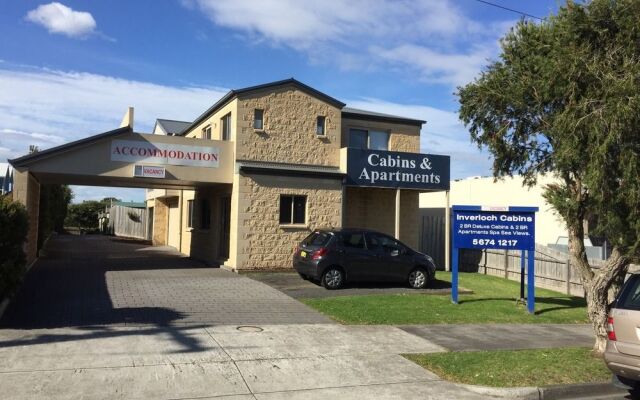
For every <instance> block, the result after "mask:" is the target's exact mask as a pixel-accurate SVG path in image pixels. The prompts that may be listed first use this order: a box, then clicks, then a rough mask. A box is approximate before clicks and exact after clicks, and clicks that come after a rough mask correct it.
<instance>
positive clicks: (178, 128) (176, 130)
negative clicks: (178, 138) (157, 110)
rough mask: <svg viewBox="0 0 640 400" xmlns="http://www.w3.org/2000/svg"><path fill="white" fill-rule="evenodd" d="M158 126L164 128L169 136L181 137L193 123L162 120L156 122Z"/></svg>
mask: <svg viewBox="0 0 640 400" xmlns="http://www.w3.org/2000/svg"><path fill="white" fill-rule="evenodd" d="M156 124H158V125H160V126H162V129H164V131H165V132H167V135H179V134H180V133H182V131H184V130H185V129H186V128H187V127H188V126H189V125H191V122H188V121H176V120H175V119H160V118H158V119H157V120H156Z"/></svg>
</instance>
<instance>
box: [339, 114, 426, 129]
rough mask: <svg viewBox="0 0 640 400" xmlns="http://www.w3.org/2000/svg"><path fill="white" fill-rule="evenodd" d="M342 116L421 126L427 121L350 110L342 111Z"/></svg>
mask: <svg viewBox="0 0 640 400" xmlns="http://www.w3.org/2000/svg"><path fill="white" fill-rule="evenodd" d="M342 116H343V117H346V118H350V119H357V120H361V121H379V122H395V123H401V124H407V125H414V126H419V127H422V125H424V124H426V123H427V121H423V120H421V119H412V118H404V117H396V116H383V115H370V114H360V113H357V112H350V111H342Z"/></svg>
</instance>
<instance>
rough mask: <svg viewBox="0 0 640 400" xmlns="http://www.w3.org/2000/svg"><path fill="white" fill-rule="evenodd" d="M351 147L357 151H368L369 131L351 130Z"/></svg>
mask: <svg viewBox="0 0 640 400" xmlns="http://www.w3.org/2000/svg"><path fill="white" fill-rule="evenodd" d="M349 147H352V148H355V149H366V148H367V131H365V130H364V129H349Z"/></svg>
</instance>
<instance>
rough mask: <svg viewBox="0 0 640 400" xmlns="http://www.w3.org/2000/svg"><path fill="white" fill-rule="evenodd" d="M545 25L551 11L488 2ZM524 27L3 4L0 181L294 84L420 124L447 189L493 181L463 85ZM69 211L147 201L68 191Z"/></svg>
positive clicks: (481, 9)
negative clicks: (125, 127) (79, 149)
mask: <svg viewBox="0 0 640 400" xmlns="http://www.w3.org/2000/svg"><path fill="white" fill-rule="evenodd" d="M491 3H494V4H497V5H499V6H503V7H507V8H512V9H517V11H520V12H522V13H526V14H529V15H532V16H537V17H541V18H544V17H546V16H548V15H550V14H553V13H556V12H557V9H558V4H559V0H540V1H538V0H535V1H534V0H529V1H521V0H520V1H516V0H492V1H491ZM521 18H527V19H528V20H530V21H533V22H536V20H535V19H532V18H530V17H523V15H522V14H518V13H515V12H512V11H508V10H504V9H501V8H499V7H496V6H491V5H489V4H486V3H485V2H483V1H479V0H456V1H453V0H323V1H312V0H163V1H155V0H137V1H125V0H112V1H68V0H64V1H62V2H43V1H31V0H21V1H10V0H0V37H2V38H3V39H2V40H0V174H2V175H3V176H4V171H5V169H6V167H7V163H6V161H7V159H11V158H15V157H18V156H21V155H24V154H26V153H27V152H28V148H29V145H36V146H38V147H39V148H40V149H46V148H50V147H54V146H57V145H60V144H63V143H67V142H70V141H73V140H77V139H80V138H83V137H88V136H92V135H94V134H97V133H101V132H105V131H108V130H111V129H114V128H117V127H118V125H119V123H120V120H121V119H122V116H123V115H124V113H125V111H126V109H127V107H128V106H133V107H134V108H135V126H134V129H135V130H136V131H137V132H151V130H152V129H153V125H154V122H155V120H156V118H166V119H176V120H185V121H190V120H193V119H194V118H195V117H197V116H198V115H200V114H201V113H202V112H203V111H204V110H205V109H207V108H208V107H209V106H211V105H212V104H213V103H215V102H216V101H217V100H218V99H219V98H220V97H222V96H223V95H224V94H225V93H226V92H227V91H228V90H230V89H234V88H236V89H237V88H242V87H247V86H252V85H256V84H261V83H266V82H271V81H276V80H281V79H286V78H290V77H294V78H296V79H298V80H300V81H302V82H304V83H306V84H307V85H310V86H312V87H314V88H316V89H318V90H320V91H322V92H324V93H327V94H328V95H330V96H332V97H335V98H337V99H339V100H341V101H343V102H345V103H347V105H348V106H350V107H355V108H361V109H367V110H372V111H379V112H385V113H390V114H396V115H401V116H406V117H410V118H417V119H422V120H426V121H427V123H426V124H425V126H424V127H423V129H422V132H421V151H422V152H425V153H433V154H448V155H450V156H451V175H452V178H453V179H459V178H465V177H469V176H478V175H483V176H486V175H490V174H491V159H490V156H489V154H488V153H487V152H486V151H481V150H480V149H478V148H477V147H476V146H475V145H474V144H472V143H471V141H470V139H469V134H468V131H467V130H466V129H465V127H464V126H463V125H462V124H461V123H460V121H459V119H458V114H457V110H458V102H457V98H456V96H455V91H456V88H457V87H458V86H461V85H465V84H466V83H469V82H471V81H473V79H474V77H476V76H478V74H479V73H480V72H481V71H482V69H483V68H484V67H485V66H486V65H488V64H489V63H490V62H491V60H495V59H496V57H497V55H498V54H499V39H500V37H502V36H503V35H504V34H505V33H506V32H508V30H509V29H510V27H511V26H513V25H514V24H515V23H517V22H518V21H519V20H520V19H521ZM72 189H73V191H74V194H75V197H74V202H81V201H83V200H90V199H93V200H97V199H101V198H103V197H108V196H114V197H118V198H121V199H123V200H138V201H139V200H143V199H144V193H143V191H142V190H141V189H126V188H125V189H123V188H93V187H83V186H73V187H72Z"/></svg>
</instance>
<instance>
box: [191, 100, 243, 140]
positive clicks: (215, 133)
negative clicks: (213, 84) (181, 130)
mask: <svg viewBox="0 0 640 400" xmlns="http://www.w3.org/2000/svg"><path fill="white" fill-rule="evenodd" d="M229 113H231V138H230V139H229V140H231V141H234V140H236V139H235V137H236V128H237V125H238V124H237V120H238V100H237V99H234V100H231V101H230V102H229V103H228V104H225V105H224V107H222V108H220V109H219V110H218V111H216V112H215V113H214V114H211V115H210V116H208V117H207V118H206V119H205V120H204V121H202V122H201V123H199V124H198V125H197V126H195V127H193V129H191V130H189V131H188V132H186V133H185V136H186V137H190V138H198V139H199V138H202V129H203V128H204V127H206V126H207V125H210V126H211V139H212V140H222V124H221V122H220V119H221V118H222V117H224V116H225V115H227V114H229Z"/></svg>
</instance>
